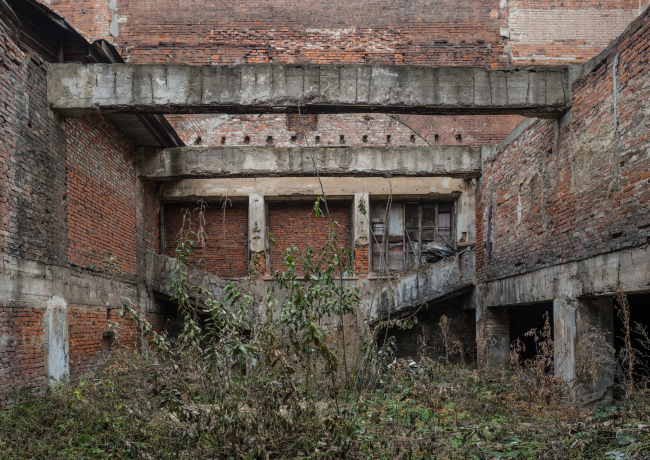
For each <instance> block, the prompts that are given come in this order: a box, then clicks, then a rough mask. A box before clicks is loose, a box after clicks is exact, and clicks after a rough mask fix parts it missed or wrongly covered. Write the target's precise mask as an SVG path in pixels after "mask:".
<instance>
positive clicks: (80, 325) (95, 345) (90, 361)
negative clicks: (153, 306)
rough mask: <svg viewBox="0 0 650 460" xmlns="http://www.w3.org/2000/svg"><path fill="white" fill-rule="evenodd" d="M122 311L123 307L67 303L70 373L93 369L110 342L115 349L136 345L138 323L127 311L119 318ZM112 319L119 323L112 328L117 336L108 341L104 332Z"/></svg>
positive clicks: (83, 372)
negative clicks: (98, 306)
mask: <svg viewBox="0 0 650 460" xmlns="http://www.w3.org/2000/svg"><path fill="white" fill-rule="evenodd" d="M119 313H120V309H106V308H88V307H84V306H68V338H69V339H68V340H69V346H70V374H71V375H81V374H85V373H88V372H91V371H92V370H94V369H95V368H96V367H97V363H98V361H99V359H100V357H101V355H102V354H104V353H106V352H107V351H108V348H109V346H110V347H111V348H113V349H115V348H117V347H120V348H122V347H125V348H126V349H128V350H132V349H134V348H135V346H136V343H137V339H138V337H137V332H136V326H135V323H134V322H133V321H132V320H131V319H130V318H129V317H128V315H125V316H124V317H123V318H120V316H119ZM109 321H111V322H112V323H114V324H115V323H116V324H117V325H118V327H117V330H116V329H115V328H112V329H111V330H114V331H115V330H116V339H115V338H114V339H111V340H110V341H105V340H104V332H105V331H107V330H108V329H109ZM109 344H110V345H109Z"/></svg>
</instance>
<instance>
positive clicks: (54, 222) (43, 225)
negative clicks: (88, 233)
mask: <svg viewBox="0 0 650 460" xmlns="http://www.w3.org/2000/svg"><path fill="white" fill-rule="evenodd" d="M0 69H1V70H0V248H1V249H0V250H1V251H2V252H4V253H8V254H11V255H13V256H17V257H22V258H25V259H30V260H35V261H39V262H44V263H52V264H63V263H65V260H66V246H67V241H66V230H65V225H66V223H65V209H64V194H65V133H64V130H63V129H62V126H61V120H60V119H59V118H58V117H57V115H55V114H54V113H53V112H52V111H51V110H50V108H49V105H48V103H47V96H46V80H45V65H44V62H43V61H42V60H41V59H40V58H39V57H38V56H35V55H27V54H25V53H23V52H22V51H21V50H20V49H19V48H18V47H17V46H16V44H15V43H14V42H13V41H12V40H11V39H9V38H8V37H7V36H6V35H4V34H3V33H0Z"/></svg>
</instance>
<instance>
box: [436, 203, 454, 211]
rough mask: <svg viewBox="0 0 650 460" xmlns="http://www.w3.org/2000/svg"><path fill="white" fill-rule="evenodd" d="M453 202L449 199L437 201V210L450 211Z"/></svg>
mask: <svg viewBox="0 0 650 460" xmlns="http://www.w3.org/2000/svg"><path fill="white" fill-rule="evenodd" d="M453 206H454V204H453V203H452V202H450V201H447V202H444V203H438V212H451V210H452V207H453Z"/></svg>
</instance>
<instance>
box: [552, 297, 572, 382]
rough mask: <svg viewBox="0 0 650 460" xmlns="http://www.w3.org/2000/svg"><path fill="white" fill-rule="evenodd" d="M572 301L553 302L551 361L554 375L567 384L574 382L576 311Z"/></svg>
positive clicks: (557, 300) (560, 300)
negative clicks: (553, 366)
mask: <svg viewBox="0 0 650 460" xmlns="http://www.w3.org/2000/svg"><path fill="white" fill-rule="evenodd" d="M577 309H578V306H577V301H576V300H574V299H555V300H553V335H554V336H555V337H553V350H554V355H553V361H554V365H555V375H556V376H558V377H562V378H564V379H565V380H566V381H568V382H573V381H574V380H575V348H576V335H577V332H576V331H577V326H576V311H577Z"/></svg>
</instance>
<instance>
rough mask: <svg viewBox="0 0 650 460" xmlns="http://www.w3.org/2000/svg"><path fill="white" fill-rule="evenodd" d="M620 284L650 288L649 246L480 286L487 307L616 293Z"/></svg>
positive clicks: (630, 289) (627, 289)
mask: <svg viewBox="0 0 650 460" xmlns="http://www.w3.org/2000/svg"><path fill="white" fill-rule="evenodd" d="M619 283H620V286H621V289H622V290H623V291H625V292H648V291H650V246H646V247H637V248H630V249H623V250H620V251H616V252H611V253H607V254H601V255H597V256H594V257H591V258H589V259H584V260H579V261H575V262H568V263H565V264H561V265H554V266H551V267H545V268H542V269H540V270H537V271H534V272H529V273H524V274H521V275H515V276H511V277H508V278H504V279H500V280H494V281H489V282H485V283H482V284H480V286H479V288H480V291H481V302H482V307H484V308H485V307H498V306H505V305H517V304H528V303H536V302H550V301H554V300H556V299H561V300H575V299H577V298H579V297H591V296H594V297H597V296H603V295H613V294H615V293H616V289H617V286H618V284H619Z"/></svg>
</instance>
